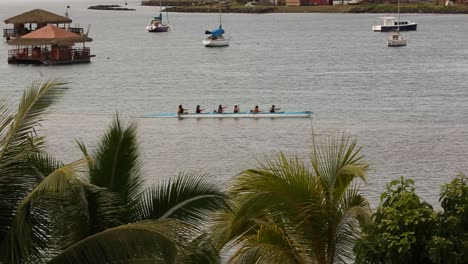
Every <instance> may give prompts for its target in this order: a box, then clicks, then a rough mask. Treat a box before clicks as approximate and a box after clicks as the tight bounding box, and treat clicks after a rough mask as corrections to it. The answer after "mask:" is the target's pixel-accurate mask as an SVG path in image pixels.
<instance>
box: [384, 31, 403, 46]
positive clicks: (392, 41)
mask: <svg viewBox="0 0 468 264" xmlns="http://www.w3.org/2000/svg"><path fill="white" fill-rule="evenodd" d="M387 46H389V47H402V46H406V37H405V36H402V35H400V33H399V32H396V33H393V34H391V35H390V37H388V40H387Z"/></svg>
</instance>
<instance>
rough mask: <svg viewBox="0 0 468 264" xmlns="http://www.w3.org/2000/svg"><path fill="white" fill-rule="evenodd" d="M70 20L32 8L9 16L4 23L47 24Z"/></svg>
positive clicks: (68, 21) (69, 21)
mask: <svg viewBox="0 0 468 264" xmlns="http://www.w3.org/2000/svg"><path fill="white" fill-rule="evenodd" d="M71 22H72V20H71V19H69V18H68V17H64V16H59V15H57V14H54V13H51V12H48V11H45V10H42V9H34V10H31V11H28V12H25V13H23V14H20V15H17V16H14V17H10V18H8V19H6V20H5V23H6V24H27V23H37V24H47V23H53V24H57V23H71Z"/></svg>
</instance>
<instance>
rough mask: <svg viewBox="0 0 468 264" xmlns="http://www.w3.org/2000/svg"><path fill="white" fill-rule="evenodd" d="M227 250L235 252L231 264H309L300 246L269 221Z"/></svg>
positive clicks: (282, 229) (282, 228) (281, 228)
mask: <svg viewBox="0 0 468 264" xmlns="http://www.w3.org/2000/svg"><path fill="white" fill-rule="evenodd" d="M228 250H235V252H234V254H233V255H232V256H231V260H230V262H232V263H304V264H305V263H310V262H311V259H309V258H308V257H307V254H305V252H304V251H301V246H299V245H298V244H296V242H295V241H294V240H292V239H291V238H290V237H289V235H288V234H287V233H286V232H285V229H284V227H280V226H278V225H276V224H275V223H273V222H271V221H267V222H265V223H264V224H261V225H260V226H259V228H258V229H257V232H256V234H253V235H248V236H245V237H244V239H243V240H242V242H240V243H238V244H237V245H235V246H234V247H232V248H229V249H228Z"/></svg>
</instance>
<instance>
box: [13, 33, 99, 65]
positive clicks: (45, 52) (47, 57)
mask: <svg viewBox="0 0 468 264" xmlns="http://www.w3.org/2000/svg"><path fill="white" fill-rule="evenodd" d="M91 41H92V39H91V38H89V37H88V36H86V35H78V34H76V33H73V32H70V31H67V30H65V29H63V28H59V27H56V26H53V25H47V26H45V27H41V28H40V29H38V30H36V31H33V32H31V33H28V34H26V35H23V36H21V37H18V38H15V39H11V40H10V41H8V45H10V46H14V48H13V49H10V50H8V63H10V64H71V63H82V62H90V61H91V57H94V56H95V55H91V50H90V48H89V47H86V46H85V43H86V42H91ZM77 43H79V44H81V47H77V46H76V45H77Z"/></svg>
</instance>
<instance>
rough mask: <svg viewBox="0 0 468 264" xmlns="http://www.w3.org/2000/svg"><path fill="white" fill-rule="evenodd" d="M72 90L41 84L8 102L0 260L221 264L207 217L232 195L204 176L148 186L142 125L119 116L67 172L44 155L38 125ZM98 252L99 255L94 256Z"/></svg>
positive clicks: (1, 133) (2, 119)
mask: <svg viewBox="0 0 468 264" xmlns="http://www.w3.org/2000/svg"><path fill="white" fill-rule="evenodd" d="M64 85H65V83H63V82H58V81H49V82H46V83H44V84H40V83H33V85H32V87H31V88H30V89H28V90H27V91H26V92H25V94H24V96H23V98H22V100H21V102H20V104H19V109H18V112H17V113H15V114H12V113H10V112H9V110H8V108H7V107H6V104H5V103H0V203H1V204H0V205H1V206H0V243H1V244H0V262H4V263H44V262H46V261H48V260H51V259H53V258H54V257H56V259H54V260H52V262H54V261H55V262H59V263H67V262H68V263H83V261H84V260H85V259H88V260H90V261H91V262H92V260H93V259H102V257H105V259H106V260H107V261H110V260H113V261H115V260H118V259H120V258H119V257H124V259H125V260H134V261H137V260H138V261H142V260H144V259H145V258H146V260H147V261H148V260H152V261H154V262H155V261H157V260H158V259H159V260H161V259H163V260H172V259H174V256H175V257H176V259H184V260H193V261H196V260H200V259H202V260H203V261H202V262H205V263H210V262H211V263H216V261H217V260H218V259H217V254H216V253H217V252H216V251H214V250H213V247H212V246H211V244H210V243H209V241H208V240H207V239H205V237H206V236H205V233H204V232H205V230H203V228H200V226H203V225H201V223H202V222H203V218H204V216H205V214H206V213H207V212H208V211H210V210H213V209H219V208H222V207H223V206H224V195H223V193H222V192H221V191H219V190H218V187H216V186H214V185H213V184H211V183H209V179H208V178H207V175H204V174H202V173H181V174H180V175H179V176H178V177H177V178H175V179H174V180H169V181H166V182H163V183H162V184H160V185H155V186H150V187H146V186H145V185H144V182H143V180H142V179H143V178H142V175H141V173H140V166H141V158H140V155H139V151H138V144H137V137H136V125H135V123H133V122H129V123H128V124H127V125H122V122H121V121H120V119H119V117H118V116H116V118H115V119H114V122H113V124H112V125H111V126H110V128H109V130H108V131H107V132H106V133H105V135H104V136H103V138H102V140H101V142H100V144H99V147H98V150H97V151H96V153H95V154H94V155H89V154H88V151H87V149H86V147H85V145H84V144H83V143H79V146H80V147H81V149H82V151H83V153H84V154H85V158H84V159H82V160H78V161H76V162H72V163H70V164H67V165H63V164H62V163H61V162H59V161H58V160H56V159H54V158H53V157H51V156H49V155H47V154H46V153H45V152H44V150H43V148H44V138H43V137H40V136H38V135H36V133H35V130H34V127H35V126H37V125H38V124H39V122H40V121H41V120H42V118H43V116H44V114H45V113H46V112H47V108H48V107H49V106H50V105H51V104H52V103H53V102H55V101H56V100H57V99H58V98H60V96H61V95H62V94H63V90H64ZM176 218H177V219H176ZM146 219H152V220H146ZM178 219H180V220H178ZM145 220H146V221H145ZM132 222H134V223H132ZM126 223H132V224H126ZM135 230H138V231H135ZM143 233H144V235H143ZM137 234H140V235H139V236H138V237H139V238H144V239H141V240H139V239H136V238H137V237H136V236H135V235H137ZM116 238H118V239H116ZM168 238H170V239H168ZM111 242H113V243H112V247H110V245H109V243H111ZM89 245H93V246H96V245H99V246H100V247H99V249H100V250H98V251H94V252H92V253H90V252H88V251H89V250H88V249H89ZM142 248H146V249H149V250H150V251H148V250H140V249H142ZM83 249H85V250H84V251H83ZM126 253H128V254H126ZM57 255H58V256H57ZM129 256H131V257H129ZM65 260H66V261H65ZM73 261H75V262H73ZM208 261H209V262H208Z"/></svg>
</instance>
